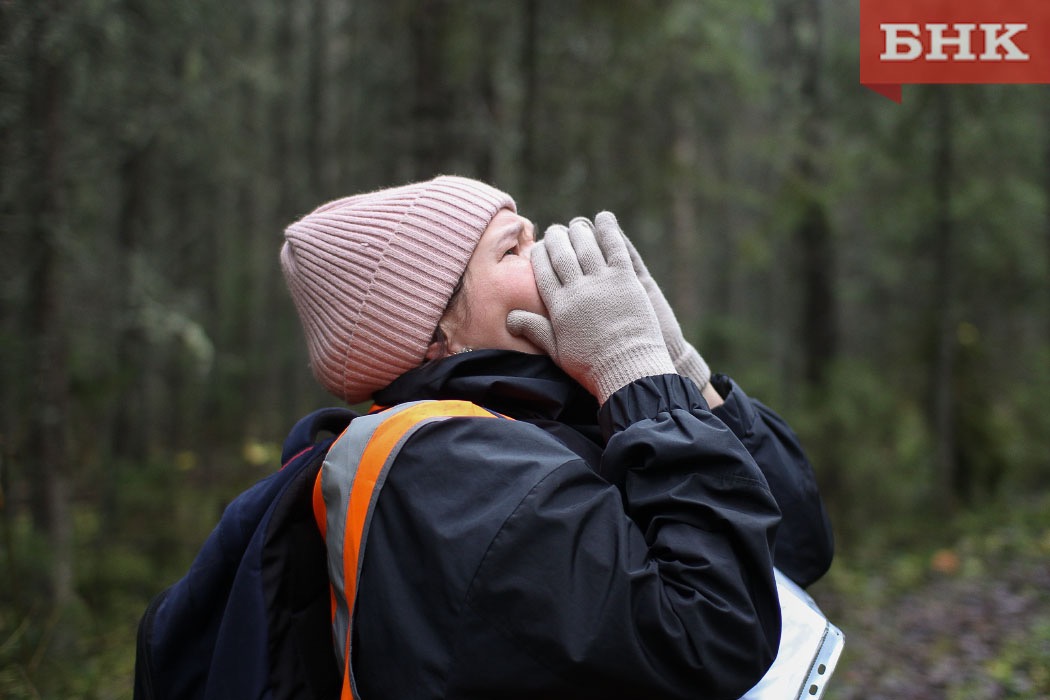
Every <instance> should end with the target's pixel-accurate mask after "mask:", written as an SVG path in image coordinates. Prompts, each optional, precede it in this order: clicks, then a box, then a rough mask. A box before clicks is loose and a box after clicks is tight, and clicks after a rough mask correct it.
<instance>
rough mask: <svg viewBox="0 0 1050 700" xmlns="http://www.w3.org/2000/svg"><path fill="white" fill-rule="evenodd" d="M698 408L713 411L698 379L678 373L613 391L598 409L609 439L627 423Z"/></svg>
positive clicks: (647, 379) (656, 376)
mask: <svg viewBox="0 0 1050 700" xmlns="http://www.w3.org/2000/svg"><path fill="white" fill-rule="evenodd" d="M696 409H701V410H704V411H707V410H709V409H708V406H707V402H706V401H705V400H704V397H703V395H701V393H700V389H698V388H697V386H696V383H695V382H693V381H692V380H691V379H688V378H686V377H683V376H681V375H678V374H658V375H655V376H651V377H643V378H642V379H639V380H636V381H633V382H631V383H630V384H628V385H626V386H624V387H621V388H619V389H617V390H616V391H615V392H613V394H612V395H611V396H609V399H608V400H607V401H606V402H605V403H604V404H602V407H601V410H600V411H599V412H598V423H599V425H600V426H601V429H602V435H603V436H604V437H605V439H606V440H608V439H609V438H610V437H611V436H612V435H613V434H615V433H617V432H619V431H621V430H623V429H624V428H626V427H627V426H629V425H632V424H634V423H637V422H639V421H642V420H647V419H651V418H655V417H656V416H657V415H658V414H660V413H665V412H670V411H672V410H686V411H693V410H696Z"/></svg>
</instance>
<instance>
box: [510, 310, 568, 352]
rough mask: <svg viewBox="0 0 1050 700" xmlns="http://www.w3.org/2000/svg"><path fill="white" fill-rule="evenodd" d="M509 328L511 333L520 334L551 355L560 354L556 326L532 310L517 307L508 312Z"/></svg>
mask: <svg viewBox="0 0 1050 700" xmlns="http://www.w3.org/2000/svg"><path fill="white" fill-rule="evenodd" d="M507 330H508V331H510V334H511V335H516V336H520V337H522V338H525V339H526V340H528V341H529V342H531V343H533V344H534V345H536V346H537V347H539V348H541V349H542V350H543V351H544V352H545V353H547V354H548V355H550V356H551V357H557V356H558V352H557V351H558V344H557V343H556V342H555V340H554V327H553V326H551V322H550V321H548V320H547V319H545V318H544V317H543V316H540V315H539V314H534V313H532V312H531V311H522V310H520V309H515V310H514V311H511V312H510V313H509V314H507Z"/></svg>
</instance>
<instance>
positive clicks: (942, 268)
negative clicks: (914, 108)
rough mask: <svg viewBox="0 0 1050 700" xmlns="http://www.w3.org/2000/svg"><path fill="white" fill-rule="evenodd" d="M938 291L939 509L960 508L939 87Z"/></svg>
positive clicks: (951, 270) (946, 157)
mask: <svg viewBox="0 0 1050 700" xmlns="http://www.w3.org/2000/svg"><path fill="white" fill-rule="evenodd" d="M934 98H935V99H934V109H935V114H934V129H935V132H936V133H935V135H934V139H935V145H934V162H933V182H932V183H931V184H932V186H933V193H934V201H935V206H936V210H935V213H934V222H933V234H934V240H933V243H934V248H933V256H934V279H933V283H934V289H933V299H932V302H933V306H932V309H933V312H934V313H935V314H936V319H937V321H936V324H937V325H936V339H935V350H934V353H935V354H934V360H933V368H932V369H933V371H932V376H933V386H932V401H931V403H932V408H933V429H934V440H935V469H936V484H937V493H938V495H939V496H938V497H939V498H940V503H939V505H940V507H941V508H942V509H944V510H951V509H953V508H954V507H955V506H956V502H957V499H956V493H957V487H958V484H957V483H956V463H957V458H956V454H955V450H956V435H955V424H956V420H955V390H954V382H953V377H954V374H955V359H956V357H955V356H956V337H955V330H956V319H955V310H954V304H953V299H954V294H953V293H954V288H955V251H954V248H953V245H952V236H953V235H954V222H953V219H952V213H951V204H952V202H951V187H952V184H953V180H954V178H955V173H954V170H955V153H954V142H953V137H954V133H953V129H952V119H953V116H954V115H953V107H952V102H951V93H950V92H949V91H948V90H947V89H945V88H943V87H942V88H940V89H937V92H936V93H935V96H934Z"/></svg>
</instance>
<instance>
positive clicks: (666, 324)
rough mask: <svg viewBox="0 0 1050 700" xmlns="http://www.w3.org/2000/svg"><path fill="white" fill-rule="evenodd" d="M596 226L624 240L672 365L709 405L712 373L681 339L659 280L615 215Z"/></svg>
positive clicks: (600, 216) (600, 218) (598, 220)
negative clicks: (655, 278)
mask: <svg viewBox="0 0 1050 700" xmlns="http://www.w3.org/2000/svg"><path fill="white" fill-rule="evenodd" d="M571 225H572V224H571V223H570V226H571ZM594 225H595V228H596V229H597V230H598V231H602V232H604V234H603V235H613V234H614V233H615V235H617V236H620V237H621V238H623V240H624V244H625V246H626V248H627V252H628V253H629V254H630V256H631V264H632V265H633V267H634V271H635V274H637V275H638V281H639V282H641V283H642V287H643V288H644V289H645V293H646V294H647V295H648V297H649V303H651V304H652V305H653V311H654V312H655V313H656V318H657V320H658V321H659V322H660V331H661V333H662V334H663V339H664V344H665V345H666V346H667V352H668V354H670V355H671V361H672V362H674V368H675V370H676V371H677V372H678V374H681V375H682V376H683V377H689V378H690V379H692V380H693V381H694V382H696V385H697V386H698V387H699V388H700V390H701V391H703V392H704V398H706V399H708V403H710V402H711V401H712V400H714V397H715V396H718V394H717V392H714V391H713V390H712V391H710V392H708V391H706V388H707V385H708V382H709V381H710V380H711V370H710V369H709V368H708V366H707V363H706V362H705V361H704V358H703V357H701V356H700V353H699V352H697V350H696V348H694V347H693V346H692V345H691V344H690V343H689V341H687V340H686V339H685V336H683V335H682V328H681V326H679V325H678V319H677V318H675V315H674V311H673V310H672V309H671V305H670V304H669V303H667V299H666V298H665V297H664V293H663V292H662V291H660V287H659V285H657V284H656V280H654V279H653V276H652V275H650V274H649V270H648V268H646V266H645V263H644V262H642V256H641V255H639V254H638V251H637V250H636V249H635V247H634V245H632V244H631V241H630V239H628V238H627V236H626V235H625V234H624V232H623V229H621V228H620V224H619V223H617V221H616V216H615V215H614V214H613V213H612V212H608V211H603V212H600V213H599V214H598V215H597V216H596V217H594ZM712 394H713V396H711V395H712ZM721 402H722V401H721V397H718V403H721Z"/></svg>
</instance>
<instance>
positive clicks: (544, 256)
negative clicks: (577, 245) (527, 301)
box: [529, 229, 562, 308]
mask: <svg viewBox="0 0 1050 700" xmlns="http://www.w3.org/2000/svg"><path fill="white" fill-rule="evenodd" d="M548 232H549V229H548ZM529 255H530V258H529V260H530V262H531V263H532V274H533V276H534V277H535V278H536V289H537V290H539V293H540V299H542V300H543V303H544V304H546V305H547V308H550V306H551V296H552V295H553V294H554V293H555V292H557V291H558V290H559V289H561V286H562V285H561V280H559V279H558V275H557V273H555V271H554V267H553V266H552V265H551V259H550V255H549V254H548V252H547V239H546V238H544V239H543V240H542V241H539V242H538V243H536V244H535V245H533V246H532V251H531V253H530V254H529Z"/></svg>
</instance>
